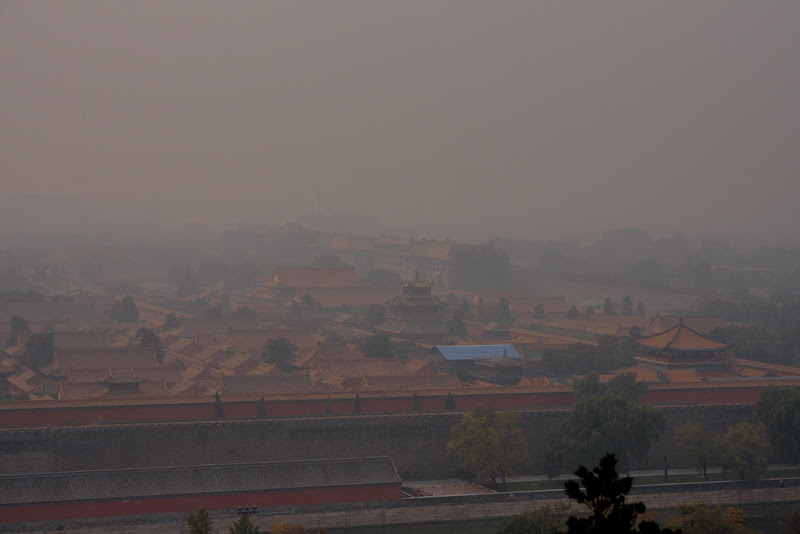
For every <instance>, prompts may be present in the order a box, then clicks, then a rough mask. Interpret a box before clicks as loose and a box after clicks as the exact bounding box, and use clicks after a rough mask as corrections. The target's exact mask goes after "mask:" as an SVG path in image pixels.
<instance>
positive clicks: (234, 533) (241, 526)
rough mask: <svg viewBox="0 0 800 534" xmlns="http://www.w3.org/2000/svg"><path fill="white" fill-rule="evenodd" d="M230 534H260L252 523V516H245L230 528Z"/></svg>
mask: <svg viewBox="0 0 800 534" xmlns="http://www.w3.org/2000/svg"><path fill="white" fill-rule="evenodd" d="M228 533H229V534H259V530H258V527H257V526H256V525H254V524H253V522H252V521H250V516H249V515H247V514H243V515H242V516H241V517H239V520H238V521H235V522H234V523H233V525H231V526H230V528H228Z"/></svg>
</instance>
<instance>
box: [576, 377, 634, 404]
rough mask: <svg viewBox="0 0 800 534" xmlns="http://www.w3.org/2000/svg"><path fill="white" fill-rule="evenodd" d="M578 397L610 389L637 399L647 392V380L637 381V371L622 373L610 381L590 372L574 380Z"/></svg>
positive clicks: (602, 392)
mask: <svg viewBox="0 0 800 534" xmlns="http://www.w3.org/2000/svg"><path fill="white" fill-rule="evenodd" d="M572 389H573V390H574V391H575V397H576V398H582V397H585V396H587V395H602V394H604V393H606V392H608V391H612V392H614V393H619V394H620V395H624V396H626V397H628V398H630V399H632V400H637V399H639V398H640V397H642V396H643V395H644V394H645V393H647V382H643V381H637V380H636V373H620V374H618V375H616V376H614V378H612V379H611V380H609V381H608V382H601V381H600V376H599V375H597V374H596V373H589V374H588V375H586V376H583V377H581V378H576V379H575V380H574V381H573V382H572Z"/></svg>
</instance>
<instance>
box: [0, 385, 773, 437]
mask: <svg viewBox="0 0 800 534" xmlns="http://www.w3.org/2000/svg"><path fill="white" fill-rule="evenodd" d="M763 389H764V387H754V386H748V385H742V386H741V387H739V386H736V387H730V386H728V387H714V386H708V387H687V388H685V389H679V388H663V389H659V388H658V387H651V388H650V389H649V390H648V392H647V394H646V395H645V396H644V398H643V399H642V401H643V402H644V403H645V404H652V405H667V404H689V405H694V404H699V405H719V404H752V403H755V402H756V401H758V399H759V396H760V395H761V391H762V390H763ZM445 397H446V395H445V394H439V395H432V396H420V399H419V400H420V409H421V411H424V412H430V411H442V410H443V409H444V403H445ZM175 401H176V399H170V401H169V402H167V403H164V404H158V399H142V400H141V401H138V403H131V404H124V403H117V404H114V405H109V406H102V405H89V406H70V405H69V404H70V403H69V401H66V402H63V403H62V402H61V401H41V403H42V407H41V408H38V407H37V408H33V407H30V406H31V404H28V403H34V402H39V401H19V402H20V404H19V405H18V406H25V407H24V408H23V409H14V408H11V407H4V408H2V409H0V428H33V427H43V426H48V425H50V426H73V425H87V424H92V423H94V422H96V421H100V422H103V423H135V422H175V421H197V420H207V419H214V402H213V400H211V399H209V401H208V402H200V403H198V402H196V399H194V400H192V401H190V400H188V399H187V401H186V402H185V403H181V402H175ZM455 402H456V408H457V409H458V410H469V409H472V408H474V407H475V406H478V405H481V404H488V405H489V406H491V407H493V408H495V409H538V408H541V409H552V408H565V407H570V406H572V403H573V395H572V390H570V389H566V388H563V387H562V388H552V390H550V391H548V390H539V391H536V392H497V393H486V392H483V393H482V394H481V393H480V392H475V393H472V392H465V391H459V392H456V394H455ZM59 404H61V406H59ZM360 404H361V412H362V413H374V414H377V413H408V412H411V411H412V405H413V400H412V397H411V395H404V396H395V397H370V396H364V397H361V398H360ZM257 405H258V401H257V400H249V399H248V400H228V401H226V402H224V407H225V415H226V417H229V418H251V417H256V415H257ZM265 405H266V410H267V415H268V416H269V417H285V416H289V417H291V416H294V417H302V416H318V415H324V414H326V413H333V414H352V413H353V405H354V397H346V398H335V399H330V401H328V400H325V399H292V398H291V396H288V398H285V399H280V400H268V401H266V403H265ZM328 409H329V410H330V412H326V410H328Z"/></svg>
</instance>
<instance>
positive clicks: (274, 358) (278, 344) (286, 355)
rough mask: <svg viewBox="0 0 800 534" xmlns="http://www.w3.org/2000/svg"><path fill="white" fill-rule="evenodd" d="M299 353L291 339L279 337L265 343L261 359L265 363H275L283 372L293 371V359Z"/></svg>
mask: <svg viewBox="0 0 800 534" xmlns="http://www.w3.org/2000/svg"><path fill="white" fill-rule="evenodd" d="M296 352H297V346H296V345H295V344H294V343H292V341H291V340H290V339H289V338H285V337H279V338H272V339H268V340H267V341H266V342H265V343H264V349H263V350H262V351H261V357H262V358H263V359H264V361H265V362H269V363H273V364H275V365H277V366H278V368H279V369H281V370H282V371H289V370H291V369H292V364H291V361H292V357H294V355H295V353H296Z"/></svg>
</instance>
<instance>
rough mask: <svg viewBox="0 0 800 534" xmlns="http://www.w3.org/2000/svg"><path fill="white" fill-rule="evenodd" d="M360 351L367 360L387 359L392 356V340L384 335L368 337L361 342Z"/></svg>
mask: <svg viewBox="0 0 800 534" xmlns="http://www.w3.org/2000/svg"><path fill="white" fill-rule="evenodd" d="M361 351H362V352H363V353H364V355H365V356H366V357H367V358H389V357H391V356H392V355H393V354H394V351H393V350H392V340H391V339H389V336H387V335H385V334H375V335H372V336H369V337H368V338H366V339H364V340H363V341H362V342H361Z"/></svg>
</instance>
